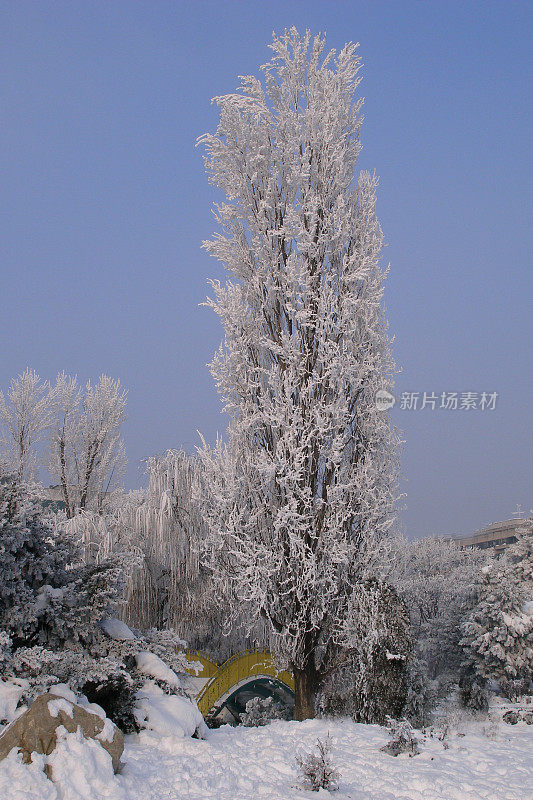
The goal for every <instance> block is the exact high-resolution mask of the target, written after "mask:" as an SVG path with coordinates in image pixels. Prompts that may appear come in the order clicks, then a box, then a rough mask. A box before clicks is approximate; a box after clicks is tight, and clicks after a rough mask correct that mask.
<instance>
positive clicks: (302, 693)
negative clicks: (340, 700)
mask: <svg viewBox="0 0 533 800" xmlns="http://www.w3.org/2000/svg"><path fill="white" fill-rule="evenodd" d="M293 675H294V719H297V720H299V721H302V720H304V719H313V718H314V717H315V716H316V712H315V696H316V693H317V690H318V687H319V679H318V677H319V676H318V673H317V671H316V669H315V667H314V664H309V663H308V664H307V665H306V667H305V668H304V669H296V668H294V669H293Z"/></svg>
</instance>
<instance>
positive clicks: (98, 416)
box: [48, 373, 126, 517]
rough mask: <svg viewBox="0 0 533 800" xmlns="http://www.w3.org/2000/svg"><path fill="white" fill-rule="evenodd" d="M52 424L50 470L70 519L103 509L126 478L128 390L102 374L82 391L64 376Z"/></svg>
mask: <svg viewBox="0 0 533 800" xmlns="http://www.w3.org/2000/svg"><path fill="white" fill-rule="evenodd" d="M52 398H53V405H54V421H53V424H52V427H51V434H50V459H49V465H48V466H49V470H50V472H51V474H52V475H53V477H54V478H55V480H57V482H58V484H59V486H60V487H61V494H62V497H63V500H64V503H65V509H66V513H67V516H68V517H73V516H74V514H75V513H76V512H77V511H80V510H85V509H88V508H92V509H96V510H99V509H101V507H102V503H103V502H104V498H105V497H106V495H107V494H109V493H110V492H111V491H113V489H115V488H116V487H117V486H118V485H119V484H120V481H121V479H122V477H123V473H124V468H125V465H126V456H125V450H124V442H123V439H122V434H121V425H122V423H123V422H124V420H125V418H126V415H125V407H126V392H125V391H124V390H123V389H122V387H121V385H120V381H115V380H113V379H112V378H109V377H108V376H107V375H101V376H100V378H99V380H98V382H97V383H96V385H94V386H93V385H92V384H91V382H90V381H89V382H88V383H87V384H86V386H85V389H84V390H82V389H81V388H80V386H79V384H78V381H77V378H76V377H70V376H68V375H65V373H61V374H60V375H58V377H57V381H56V384H55V386H54V388H53V390H52Z"/></svg>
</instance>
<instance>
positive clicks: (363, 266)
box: [200, 29, 397, 719]
mask: <svg viewBox="0 0 533 800" xmlns="http://www.w3.org/2000/svg"><path fill="white" fill-rule="evenodd" d="M324 47H325V41H324V39H323V38H322V37H321V36H317V37H316V38H315V39H314V40H313V41H311V39H310V36H309V33H306V35H305V36H304V37H300V35H299V34H298V33H297V31H296V30H295V29H292V30H291V31H288V32H287V31H286V32H285V34H284V35H282V36H279V37H277V36H274V41H273V44H272V45H271V48H272V50H273V58H272V60H271V61H270V62H269V63H268V64H266V65H265V66H263V67H262V72H263V76H264V82H263V83H261V81H260V80H259V79H257V78H255V77H251V76H246V77H244V78H242V79H241V80H242V82H241V85H240V87H239V89H238V90H237V92H236V93H235V94H230V95H225V96H223V97H217V98H215V102H216V104H217V105H218V107H219V109H220V122H219V125H218V128H217V131H216V133H215V134H213V135H211V134H206V135H204V136H203V137H201V139H200V142H201V144H203V145H204V146H205V148H206V153H207V155H206V159H205V161H206V168H207V171H208V173H209V175H210V179H211V181H212V182H213V183H214V184H215V185H216V186H217V187H218V188H219V189H221V190H222V192H224V193H225V195H226V198H227V202H222V203H220V204H219V205H217V206H216V218H217V221H218V222H219V224H220V226H221V232H220V233H218V234H217V235H216V236H215V237H214V239H213V240H212V241H210V242H207V243H205V245H204V246H205V247H206V248H207V250H208V251H209V253H211V255H213V256H215V257H216V258H218V259H219V260H220V261H221V262H222V263H223V264H224V265H225V267H226V270H227V272H228V280H227V283H226V284H225V285H224V286H222V285H220V284H219V283H218V282H213V283H212V286H213V290H214V298H213V299H210V300H209V301H208V304H209V305H210V306H211V307H212V308H213V309H214V310H215V312H216V313H217V314H218V315H219V317H220V319H221V321H222V324H223V326H224V331H225V341H224V344H223V346H222V347H221V349H220V351H219V352H218V353H217V355H216V356H215V358H214V360H213V362H212V364H211V370H212V373H213V376H214V378H215V380H216V383H217V387H218V391H219V393H220V395H221V397H222V398H223V401H224V405H225V409H226V411H227V412H228V413H229V415H230V423H229V429H228V440H227V445H223V444H222V443H221V442H219V444H218V445H217V447H216V448H215V450H214V451H210V450H209V448H208V447H207V446H204V448H203V451H202V457H203V461H204V466H205V470H206V493H205V500H206V518H207V520H208V523H209V527H210V531H211V541H212V567H213V569H214V570H215V571H216V573H217V575H218V577H219V579H220V582H221V583H225V584H227V585H230V586H231V587H232V589H233V591H234V593H235V597H236V598H237V599H238V600H240V601H244V602H246V603H247V604H248V606H249V607H251V608H252V609H253V610H254V612H255V613H256V614H257V616H262V617H263V618H264V619H265V620H266V621H267V623H268V626H269V629H270V630H271V632H272V642H271V646H272V647H273V648H274V650H275V652H276V653H277V655H278V656H279V657H280V659H282V660H283V661H284V662H285V663H286V664H288V665H289V666H290V667H291V669H292V670H293V673H294V678H295V687H296V692H295V694H296V698H295V702H296V707H295V716H296V718H297V719H304V718H306V717H309V716H313V715H314V697H315V694H316V691H317V689H318V688H319V686H320V685H321V683H322V681H323V679H324V677H325V676H326V675H327V674H328V672H329V671H330V670H332V669H333V668H334V665H335V661H336V659H337V658H338V642H339V641H340V640H341V635H340V629H341V628H342V621H343V619H344V618H345V617H346V613H347V610H348V609H349V608H350V607H351V605H352V601H353V599H354V597H356V596H357V592H358V587H361V586H362V584H363V581H364V580H365V579H366V577H368V574H369V572H370V571H371V570H370V567H369V564H370V561H371V559H372V556H373V553H374V552H375V550H376V549H377V548H378V546H379V543H380V541H381V539H382V537H384V536H385V535H387V532H388V530H389V528H390V524H391V517H392V507H393V502H394V496H395V492H396V474H397V467H396V449H397V436H396V434H395V432H394V431H393V430H392V429H391V426H390V422H389V419H388V416H387V414H386V413H385V412H383V411H379V410H377V408H376V405H375V395H376V392H377V391H378V390H379V389H385V390H387V389H390V388H391V386H392V376H393V373H394V364H393V361H392V358H391V355H390V350H389V344H390V343H389V339H388V336H387V326H386V323H385V320H384V318H383V312H382V307H381V300H382V293H383V281H384V274H385V273H384V272H383V271H382V270H381V269H380V266H379V263H378V262H379V255H380V250H381V246H382V233H381V229H380V226H379V223H378V221H377V218H376V214H375V203H376V186H377V180H376V178H375V176H374V175H371V174H369V173H367V172H361V173H360V174H359V175H358V176H357V177H356V164H357V158H358V155H359V152H360V149H361V145H360V142H359V132H360V127H361V121H362V118H361V116H360V111H361V105H362V101H361V100H355V92H356V89H357V86H358V84H359V81H360V78H359V71H360V66H361V63H360V59H359V58H358V57H357V51H356V48H357V46H356V45H354V44H347V45H346V46H345V47H344V48H343V50H341V52H340V53H338V55H336V54H335V52H334V51H331V52H330V53H329V54H327V55H324Z"/></svg>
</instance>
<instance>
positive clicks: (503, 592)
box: [461, 521, 533, 703]
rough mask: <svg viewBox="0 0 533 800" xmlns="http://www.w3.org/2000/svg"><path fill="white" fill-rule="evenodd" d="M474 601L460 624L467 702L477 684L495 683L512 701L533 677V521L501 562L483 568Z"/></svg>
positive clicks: (526, 524)
mask: <svg viewBox="0 0 533 800" xmlns="http://www.w3.org/2000/svg"><path fill="white" fill-rule="evenodd" d="M476 591H477V598H478V602H477V605H476V606H475V608H474V610H473V611H472V613H471V615H470V616H469V617H468V618H467V620H466V621H465V623H464V625H463V634H464V635H463V639H462V641H461V644H462V646H463V650H464V655H465V660H464V662H463V664H462V674H461V686H462V689H463V694H464V696H465V701H466V702H467V703H469V702H471V699H472V696H474V702H475V694H476V692H477V691H478V690H477V688H476V684H478V685H479V686H483V685H484V684H486V682H487V681H496V682H497V683H498V684H499V687H500V691H501V692H502V694H504V695H505V696H507V697H508V698H509V699H511V700H515V699H516V698H517V697H518V696H519V695H520V694H522V693H527V692H529V691H530V686H531V678H532V675H533V603H532V602H531V598H532V597H533V522H532V521H528V522H527V523H525V525H524V528H523V530H522V532H521V535H520V537H519V539H518V541H517V542H516V543H515V544H513V545H511V547H509V549H508V550H507V552H506V553H505V555H504V557H503V558H502V559H500V560H499V561H495V562H494V563H492V564H490V565H487V566H485V567H484V568H483V569H482V570H481V572H480V574H479V577H478V580H477V584H476Z"/></svg>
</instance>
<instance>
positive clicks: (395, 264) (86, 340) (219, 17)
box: [0, 0, 533, 536]
mask: <svg viewBox="0 0 533 800" xmlns="http://www.w3.org/2000/svg"><path fill="white" fill-rule="evenodd" d="M293 24H295V25H296V26H297V27H299V28H300V29H301V30H303V29H305V28H306V27H309V28H310V29H311V30H312V31H313V32H317V31H319V30H326V31H327V37H328V45H330V46H332V47H337V48H338V47H340V46H342V45H343V44H344V42H345V41H346V40H355V41H359V42H360V43H361V47H360V53H361V55H362V57H363V60H364V63H365V68H364V81H363V84H362V86H361V91H362V94H363V95H364V96H365V98H366V102H365V124H364V126H363V131H362V141H363V145H364V149H363V152H362V155H361V159H360V163H361V167H364V168H375V169H376V171H377V172H378V174H379V175H380V176H381V188H380V191H379V204H378V211H379V216H380V219H381V222H382V226H383V228H384V231H385V235H386V239H387V241H388V248H387V250H386V252H385V257H386V260H387V261H390V263H391V271H390V277H389V280H388V283H387V289H386V305H387V314H388V317H389V320H390V328H391V332H392V333H393V334H394V335H395V337H396V339H395V344H394V353H395V357H396V361H397V363H398V365H399V366H400V367H402V373H401V374H400V375H399V376H398V380H397V393H398V394H399V393H401V392H420V393H421V395H422V393H423V392H424V391H426V392H434V393H436V394H438V395H440V393H441V392H443V391H444V392H453V391H457V392H459V393H461V392H467V391H471V392H477V393H481V392H483V391H490V392H498V394H499V397H498V400H497V404H496V409H495V410H488V409H486V410H484V411H481V410H480V409H476V410H472V411H465V410H459V409H458V410H456V411H453V410H448V411H444V410H438V409H435V410H431V409H429V408H425V409H424V410H423V411H422V410H416V411H415V410H404V409H401V408H400V407H399V405H398V404H397V406H396V407H395V409H394V411H393V417H394V421H395V422H396V424H397V425H398V426H399V427H400V428H401V429H402V431H403V438H404V439H405V445H404V449H403V457H402V471H403V484H402V488H403V491H405V492H406V495H407V496H406V498H405V504H406V509H405V510H404V511H403V512H402V514H401V522H402V524H403V526H404V528H405V530H406V531H407V533H408V534H409V535H410V536H422V535H425V534H426V535H427V534H433V533H439V534H444V533H449V532H450V533H465V534H467V533H470V532H471V531H473V530H474V529H476V528H479V527H481V526H483V525H485V524H487V523H489V522H491V521H495V520H500V519H506V518H508V517H509V516H510V515H511V513H512V511H513V509H514V508H515V506H516V504H517V503H521V504H522V506H523V508H524V509H525V510H528V509H530V508H531V506H532V505H533V497H532V492H531V478H532V466H531V465H532V444H533V442H532V435H531V416H532V403H533V391H532V389H533V386H532V380H531V375H532V368H531V362H532V336H531V333H532V329H531V318H532V316H531V299H532V289H533V285H532V284H533V281H532V276H531V252H532V250H533V237H532V233H531V218H530V214H531V183H532V179H531V166H532V164H531V131H532V120H531V37H532V34H533V25H532V15H531V4H530V3H529V2H512V1H511V0H505V1H504V2H490V0H483V2H466V0H463V2H452V1H451V0H443V1H442V2H437V1H436V0H425V1H424V2H409V1H408V0H402V1H401V2H380V1H379V0H373V2H360V1H359V0H349V1H347V2H333V1H331V0H330V1H329V2H328V0H321V1H320V2H319V1H318V0H306V2H295V1H294V0H283V1H282V2H281V1H278V0H270V1H269V2H251V0H248V2H243V1H239V2H227V1H226V2H200V1H199V2H194V3H192V2H191V3H189V2H181V1H179V0H176V1H175V2H154V1H152V0H150V1H149V2H144V3H138V2H131V1H130V0H128V2H126V1H124V2H118V0H117V1H116V2H114V1H113V0H106V2H101V3H99V2H92V0H91V1H90V2H89V0H84V2H53V3H52V2H45V1H44V0H42V1H41V2H35V3H30V2H20V1H19V2H0V86H1V92H0V97H1V100H0V104H1V105H0V169H1V176H2V185H3V192H2V209H1V214H0V273H1V280H0V298H1V315H0V352H1V354H2V356H1V359H0V386H1V387H2V388H5V387H6V386H7V384H8V382H9V379H10V378H11V376H12V375H14V374H16V373H18V372H20V371H22V370H23V369H24V368H25V367H26V366H27V365H29V366H31V367H33V368H34V369H36V370H37V371H38V372H39V373H40V374H41V375H43V376H45V377H47V378H53V377H54V376H55V374H56V373H57V372H58V371H60V370H63V369H64V370H66V371H67V372H71V373H77V374H78V376H79V377H80V378H81V379H83V380H84V381H85V380H87V379H88V378H91V379H95V378H97V377H98V375H99V374H100V373H102V372H106V373H108V374H110V375H112V376H113V377H117V378H120V380H121V381H122V382H123V384H124V385H125V386H126V387H127V388H128V390H129V399H128V413H129V419H128V422H127V424H126V427H125V436H126V444H127V450H128V455H129V458H130V466H129V472H128V485H129V486H130V487H134V486H138V485H140V484H141V482H142V481H143V480H144V478H143V475H142V465H141V459H143V458H145V457H146V456H148V455H151V454H154V453H157V452H162V451H164V450H165V449H167V448H176V447H180V446H184V447H185V448H186V449H189V450H191V449H192V448H193V447H194V445H195V444H197V442H198V438H197V434H196V430H197V429H198V430H200V431H202V432H203V433H204V434H206V435H207V438H208V439H211V440H212V439H213V438H214V436H215V433H216V431H217V429H218V430H221V431H222V430H223V429H224V427H225V420H224V418H223V417H222V416H221V415H220V403H219V400H218V397H217V395H216V392H215V389H214V385H213V381H212V378H211V375H210V374H209V371H208V370H207V368H206V366H205V364H206V362H207V361H208V360H209V359H210V357H211V355H212V353H213V352H214V350H215V349H216V348H217V346H218V344H219V342H220V340H221V336H222V331H221V328H220V326H219V322H218V318H217V317H216V316H215V315H214V314H213V313H212V312H211V311H209V310H208V309H206V308H202V307H199V303H200V302H201V301H202V300H203V299H204V297H205V295H206V292H207V291H208V288H207V283H206V282H207V278H208V277H210V276H211V277H221V270H220V268H219V266H218V265H217V262H215V261H214V260H213V259H210V258H209V257H208V256H207V255H206V254H205V253H204V252H203V251H202V250H200V244H201V242H202V240H203V239H206V238H208V237H209V236H210V234H211V233H212V231H213V229H214V221H213V219H212V216H211V211H210V205H211V202H212V200H213V197H214V190H213V189H212V187H210V186H209V184H208V183H207V179H206V177H205V174H204V169H203V163H202V158H201V153H200V152H199V150H197V149H195V147H194V144H195V140H196V137H197V136H198V135H200V134H201V133H203V132H204V131H206V130H213V129H214V128H215V126H216V122H217V116H216V110H215V108H214V107H212V106H211V105H210V99H211V97H213V96H214V95H217V94H222V93H226V92H230V91H232V90H233V89H234V88H235V87H236V85H237V77H236V76H237V75H239V74H246V73H250V72H253V73H256V72H257V68H258V66H259V65H260V64H261V63H263V62H265V61H266V60H268V58H269V52H270V51H269V50H268V49H267V47H266V45H267V44H268V42H269V41H270V40H271V32H272V30H274V29H275V30H276V31H282V30H283V29H284V28H285V27H290V26H291V25H293ZM528 223H529V224H528ZM439 402H440V400H439ZM437 405H438V404H437Z"/></svg>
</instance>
